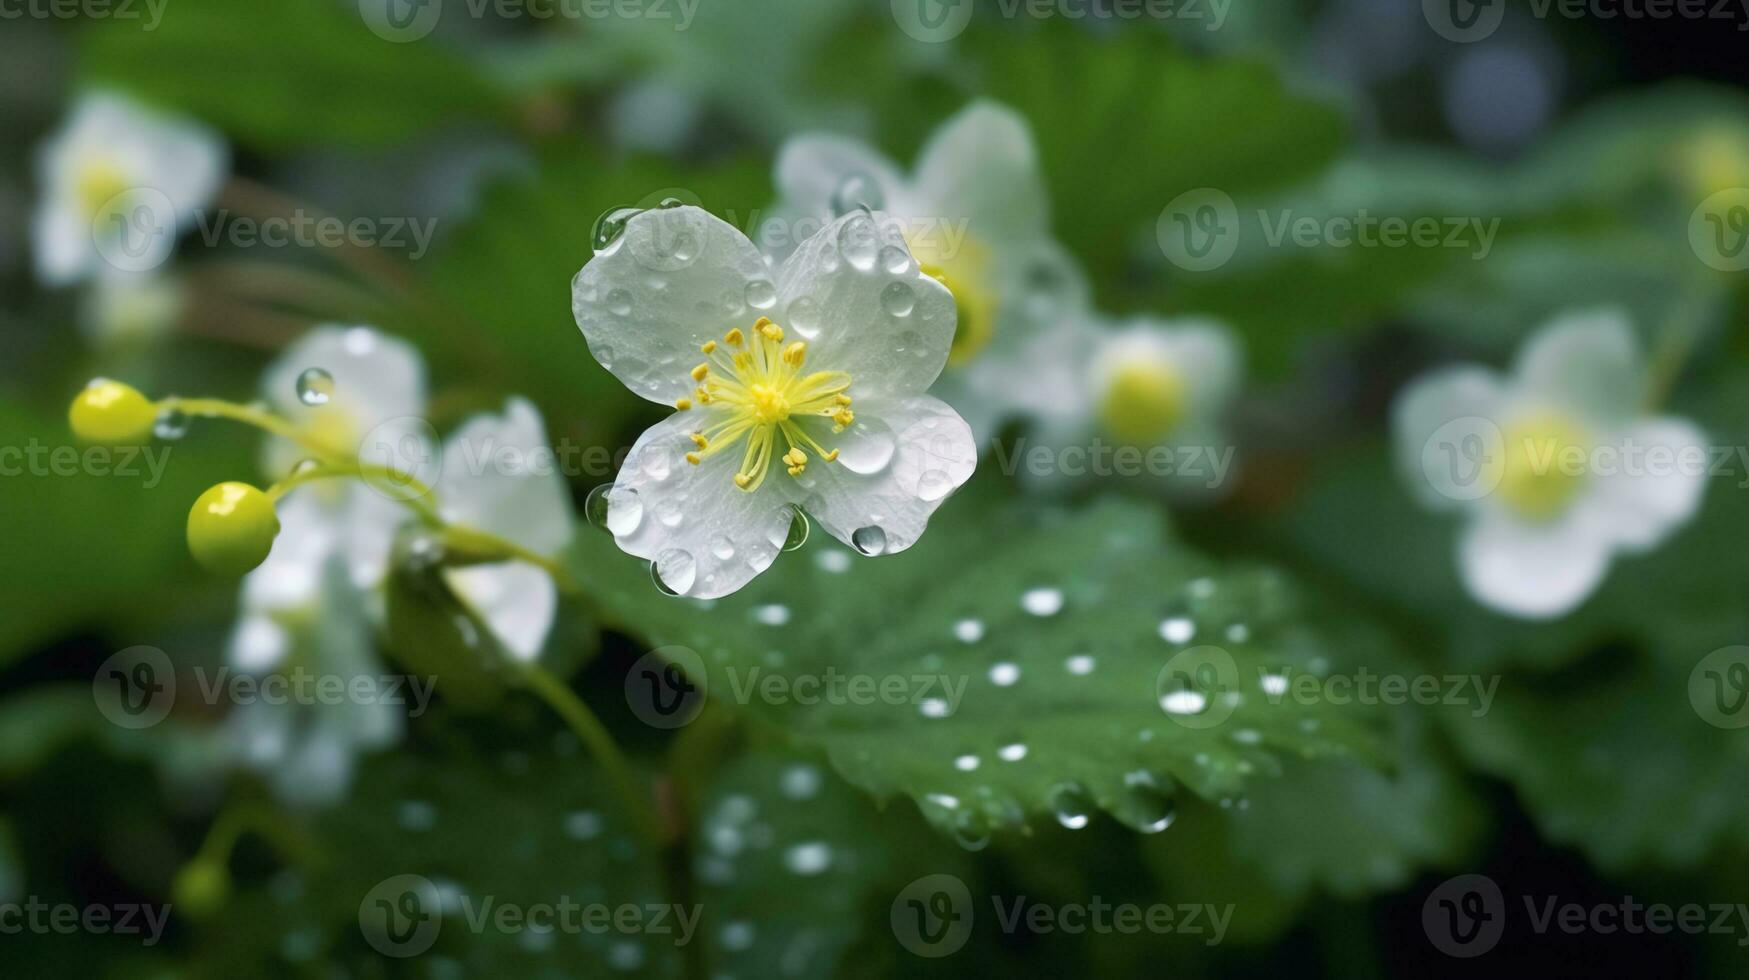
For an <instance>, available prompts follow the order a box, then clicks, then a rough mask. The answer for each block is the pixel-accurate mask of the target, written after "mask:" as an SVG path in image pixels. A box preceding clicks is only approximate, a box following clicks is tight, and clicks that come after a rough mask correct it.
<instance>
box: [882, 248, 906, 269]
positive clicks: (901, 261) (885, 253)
mask: <svg viewBox="0 0 1749 980" xmlns="http://www.w3.org/2000/svg"><path fill="white" fill-rule="evenodd" d="M881 268H883V269H885V270H887V272H889V273H891V274H892V275H895V276H902V275H904V274H905V273H907V272H910V271H911V253H910V252H907V251H905V250H904V249H902V248H900V247H899V246H897V245H886V246H883V247H882V248H881Z"/></svg>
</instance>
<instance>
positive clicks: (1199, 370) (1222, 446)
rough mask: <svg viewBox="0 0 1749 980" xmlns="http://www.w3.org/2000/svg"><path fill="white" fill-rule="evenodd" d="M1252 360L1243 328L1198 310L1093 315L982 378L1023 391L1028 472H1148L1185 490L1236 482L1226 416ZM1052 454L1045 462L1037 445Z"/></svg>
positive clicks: (1019, 452) (1023, 460) (984, 392)
mask: <svg viewBox="0 0 1749 980" xmlns="http://www.w3.org/2000/svg"><path fill="white" fill-rule="evenodd" d="M1242 362H1243V356H1242V352H1241V350H1240V348H1239V344H1238V341H1237V340H1236V339H1235V338H1234V336H1233V334H1232V332H1231V331H1229V330H1228V329H1227V328H1226V327H1224V326H1222V325H1220V324H1219V323H1216V322H1215V321H1213V320H1205V319H1201V318H1196V317H1186V318H1179V319H1157V318H1154V317H1135V318H1132V319H1130V320H1127V321H1124V322H1122V323H1116V324H1112V323H1107V322H1105V321H1104V319H1103V318H1102V317H1099V316H1098V315H1096V314H1093V313H1091V312H1087V313H1085V314H1083V315H1081V316H1078V317H1069V318H1065V319H1063V320H1062V321H1061V322H1060V323H1059V325H1058V326H1056V327H1054V328H1052V329H1049V330H1043V331H1040V332H1038V333H1037V334H1036V335H1035V336H1033V337H1032V338H1030V339H1029V340H1028V342H1027V343H1026V344H1025V345H1024V346H1022V347H1021V348H1020V349H1018V350H1016V351H1015V354H1014V357H1013V358H1012V359H1011V360H1010V361H1009V362H1007V363H1006V364H1005V365H1004V369H1003V371H1001V372H997V371H990V372H988V373H986V374H985V375H984V376H983V377H982V378H980V379H979V380H980V385H983V384H987V385H989V386H990V388H989V389H984V388H982V387H974V388H971V389H970V393H971V395H972V396H973V397H975V398H976V397H985V396H989V395H993V394H994V393H995V392H997V391H1007V392H1011V394H1010V396H1009V397H1010V398H1012V399H1014V403H1015V404H1017V405H1020V406H1023V408H1024V409H1025V411H1026V413H1027V414H1028V415H1029V416H1030V417H1031V418H1032V420H1033V425H1032V427H1031V429H1030V430H1029V432H1028V436H1027V438H1026V440H1025V441H1024V442H1020V441H1017V442H1016V443H1015V445H1014V447H1013V449H1012V453H1011V456H1012V458H1014V459H1015V460H1016V461H1017V462H1016V464H1015V465H1017V466H1018V467H1019V468H1020V473H1021V475H1022V476H1023V477H1026V478H1029V479H1030V478H1038V479H1041V480H1043V481H1044V482H1056V481H1057V480H1058V478H1064V477H1067V478H1069V480H1065V481H1062V482H1064V483H1065V484H1067V483H1070V482H1073V480H1074V479H1076V478H1080V477H1084V476H1094V477H1109V476H1121V477H1144V478H1146V479H1148V480H1151V481H1157V482H1159V483H1160V484H1161V486H1162V487H1163V488H1164V489H1166V490H1168V491H1170V492H1172V493H1174V494H1177V495H1180V496H1190V495H1206V493H1207V492H1209V491H1214V490H1218V489H1221V488H1222V487H1224V486H1226V485H1227V484H1228V483H1229V482H1230V479H1231V475H1232V474H1231V464H1232V459H1233V451H1232V445H1231V442H1230V440H1229V438H1228V436H1227V431H1226V419H1225V416H1226V413H1227V410H1228V409H1229V407H1230V406H1231V404H1232V402H1233V399H1234V398H1235V396H1236V395H1237V394H1238V391H1239V386H1240V381H1241V378H1242V375H1243V363H1242ZM1039 447H1043V448H1045V449H1048V450H1050V451H1051V455H1050V459H1051V460H1052V461H1053V462H1052V465H1051V466H1050V467H1048V468H1047V467H1041V466H1040V465H1039V461H1038V459H1037V456H1038V454H1037V453H1036V450H1037V449H1038V448H1039Z"/></svg>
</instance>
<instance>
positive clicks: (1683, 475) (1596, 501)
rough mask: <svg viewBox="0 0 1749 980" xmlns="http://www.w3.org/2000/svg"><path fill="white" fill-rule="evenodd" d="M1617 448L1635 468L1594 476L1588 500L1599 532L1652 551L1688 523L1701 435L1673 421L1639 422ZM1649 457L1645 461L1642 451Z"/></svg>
mask: <svg viewBox="0 0 1749 980" xmlns="http://www.w3.org/2000/svg"><path fill="white" fill-rule="evenodd" d="M1617 443H1618V444H1619V445H1622V446H1631V447H1632V448H1633V451H1634V452H1635V453H1637V454H1639V459H1640V460H1641V462H1640V463H1638V464H1633V465H1631V466H1624V467H1622V468H1621V471H1620V472H1615V473H1609V474H1603V475H1600V476H1599V477H1598V480H1597V489H1596V492H1595V494H1593V496H1592V497H1591V498H1589V499H1590V501H1591V502H1593V503H1592V505H1593V506H1595V507H1597V508H1599V511H1600V514H1599V517H1598V518H1597V519H1598V521H1599V523H1600V524H1601V525H1602V526H1603V528H1604V529H1605V533H1607V534H1609V535H1611V536H1612V538H1613V540H1614V541H1615V542H1616V543H1617V544H1618V545H1620V546H1621V547H1624V548H1628V549H1632V550H1635V551H1643V550H1645V549H1648V548H1652V547H1655V546H1656V545H1657V544H1658V543H1659V542H1661V541H1663V540H1664V539H1665V538H1666V537H1667V536H1669V535H1670V533H1671V532H1673V531H1675V530H1676V529H1677V528H1678V527H1681V526H1682V525H1684V524H1686V523H1688V521H1689V520H1691V519H1692V518H1693V517H1694V513H1695V511H1696V510H1697V509H1699V507H1700V501H1701V495H1702V494H1703V493H1704V492H1705V490H1706V478H1707V466H1708V463H1709V457H1708V454H1707V448H1706V447H1707V439H1706V434H1705V433H1704V432H1702V431H1701V430H1700V429H1699V428H1698V427H1696V426H1695V425H1694V424H1693V423H1691V422H1689V421H1687V420H1686V419H1679V418H1655V419H1644V420H1641V421H1639V422H1637V423H1635V424H1634V425H1632V426H1630V427H1629V428H1628V429H1627V431H1625V432H1623V433H1622V434H1621V437H1620V438H1619V439H1618V440H1617ZM1648 450H1651V451H1652V455H1650V456H1648V455H1647V451H1648Z"/></svg>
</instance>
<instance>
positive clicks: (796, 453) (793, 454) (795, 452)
mask: <svg viewBox="0 0 1749 980" xmlns="http://www.w3.org/2000/svg"><path fill="white" fill-rule="evenodd" d="M783 461H784V462H786V463H788V464H789V465H791V466H806V465H807V463H808V454H807V453H804V452H802V451H801V449H799V448H797V447H795V446H791V447H790V451H789V452H787V453H784V454H783Z"/></svg>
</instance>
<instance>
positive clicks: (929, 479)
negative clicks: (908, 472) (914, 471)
mask: <svg viewBox="0 0 1749 980" xmlns="http://www.w3.org/2000/svg"><path fill="white" fill-rule="evenodd" d="M952 489H953V477H951V476H949V475H948V473H947V471H946V470H925V471H924V473H923V475H922V476H920V477H918V478H917V497H918V499H919V500H929V501H935V500H940V499H941V498H943V497H945V496H947V495H948V492H949V491H951V490H952Z"/></svg>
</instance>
